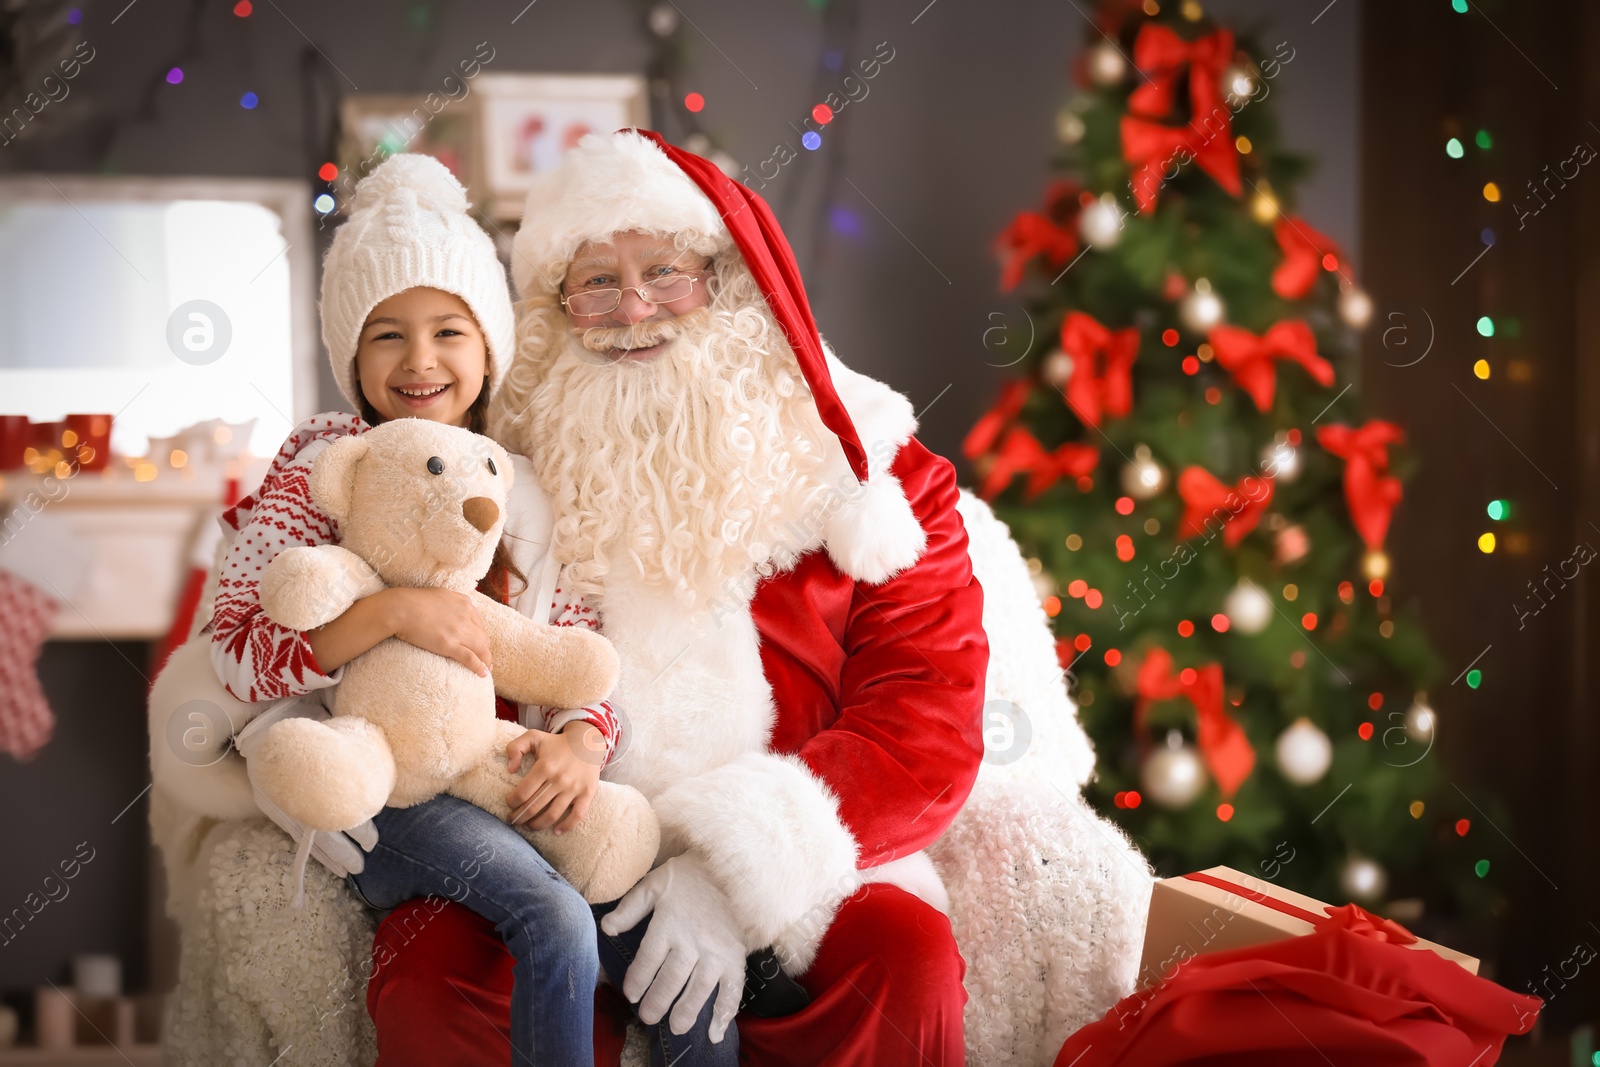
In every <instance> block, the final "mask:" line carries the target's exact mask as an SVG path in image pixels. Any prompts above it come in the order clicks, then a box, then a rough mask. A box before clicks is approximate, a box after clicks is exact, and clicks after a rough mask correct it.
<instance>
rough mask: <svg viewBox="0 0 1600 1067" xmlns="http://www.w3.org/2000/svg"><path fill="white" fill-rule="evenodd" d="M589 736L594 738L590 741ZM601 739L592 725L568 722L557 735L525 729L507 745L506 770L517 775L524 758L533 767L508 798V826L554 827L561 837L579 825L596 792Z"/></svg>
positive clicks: (603, 745)
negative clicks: (509, 814) (522, 824)
mask: <svg viewBox="0 0 1600 1067" xmlns="http://www.w3.org/2000/svg"><path fill="white" fill-rule="evenodd" d="M590 735H593V736H590ZM597 751H598V752H599V753H601V754H603V753H604V752H605V740H604V739H603V738H602V737H601V736H600V731H599V730H597V729H595V727H594V725H593V724H592V723H587V722H583V721H581V720H580V721H577V722H570V723H568V724H567V725H566V727H565V729H563V730H562V731H561V733H559V734H547V733H545V732H544V731H543V730H529V731H528V732H527V733H525V734H523V735H522V736H521V737H518V738H516V739H514V740H513V741H512V742H511V743H510V744H508V745H507V746H506V761H507V766H506V770H508V771H510V772H511V773H512V774H515V773H516V772H517V770H518V769H519V768H520V767H521V766H522V761H523V759H524V758H525V757H527V756H529V755H532V756H533V757H534V762H533V766H532V767H531V768H530V769H529V771H528V773H527V774H526V775H524V776H523V779H522V782H521V784H519V785H518V786H517V787H516V788H515V789H513V790H512V791H511V792H509V793H507V794H506V804H507V805H509V806H510V808H511V818H510V822H511V825H513V826H516V825H517V824H519V823H526V824H527V826H528V829H530V830H545V829H549V828H550V827H554V828H555V831H556V833H558V834H564V833H566V832H567V831H568V830H571V829H573V828H574V827H576V826H577V825H578V824H579V823H580V822H582V821H583V817H584V815H585V814H586V813H587V812H588V810H589V804H590V802H591V801H593V800H594V795H595V792H596V791H597V790H599V788H600V763H601V760H600V759H597V758H596V752H597Z"/></svg>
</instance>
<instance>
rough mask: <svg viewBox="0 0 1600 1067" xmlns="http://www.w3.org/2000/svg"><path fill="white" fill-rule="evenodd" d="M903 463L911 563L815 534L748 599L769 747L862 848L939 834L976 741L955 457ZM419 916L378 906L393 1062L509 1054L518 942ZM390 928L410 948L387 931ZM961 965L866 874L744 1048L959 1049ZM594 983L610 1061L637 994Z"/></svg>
mask: <svg viewBox="0 0 1600 1067" xmlns="http://www.w3.org/2000/svg"><path fill="white" fill-rule="evenodd" d="M891 471H892V473H893V474H894V475H895V476H897V477H898V478H899V480H900V482H901V484H902V486H903V488H904V493H905V497H906V500H907V501H908V502H909V503H910V505H911V508H912V511H913V512H914V514H915V515H916V517H917V519H918V520H919V522H920V524H921V526H922V528H923V531H924V532H925V533H926V535H927V547H926V549H925V551H924V552H923V554H922V555H921V557H920V558H919V559H918V561H917V562H916V563H915V564H914V565H913V566H911V567H909V568H908V569H906V570H903V571H901V572H900V573H899V574H897V575H895V576H894V577H892V578H890V579H889V580H888V581H886V582H882V583H880V584H868V583H865V582H861V581H856V580H854V579H852V578H850V577H847V576H846V575H845V574H843V573H842V572H841V571H840V570H839V569H838V567H837V566H836V565H835V564H834V562H833V560H832V559H830V557H829V555H828V554H827V553H826V552H824V551H821V550H815V551H811V552H809V553H807V554H806V555H805V556H803V557H802V558H801V559H800V561H799V562H798V564H797V565H796V566H795V567H794V568H793V569H791V570H789V571H786V572H784V573H781V574H778V575H775V576H773V577H771V578H768V579H766V580H765V581H764V582H763V583H762V584H761V585H760V586H759V587H758V588H757V590H756V593H755V597H754V601H753V603H752V605H751V613H752V616H753V618H754V621H755V623H756V627H757V630H758V632H759V634H760V640H761V645H760V653H761V662H762V666H763V668H764V670H765V674H766V677H767V680H768V681H769V682H770V684H771V687H772V693H773V697H774V700H775V703H776V711H777V714H776V720H775V723H774V728H773V733H772V739H771V745H770V751H772V752H774V753H792V754H795V755H798V756H799V758H800V759H801V760H803V761H804V762H805V764H806V765H807V767H808V768H809V769H810V770H811V771H812V773H813V774H815V775H816V776H817V778H819V779H821V780H822V781H823V782H824V783H826V785H827V787H828V788H829V789H830V790H831V791H832V792H833V793H834V794H835V795H836V796H837V798H838V802H839V818H840V821H841V822H842V823H843V824H844V826H845V827H846V828H847V829H848V830H849V832H850V834H851V835H852V836H853V837H854V838H855V841H856V843H857V845H858V846H859V858H860V862H861V864H862V865H866V864H869V863H871V864H881V863H883V862H885V861H886V860H889V859H892V858H894V857H900V856H906V855H909V854H912V853H915V852H917V851H918V850H920V849H922V848H923V847H924V846H926V845H928V844H930V843H931V842H933V841H934V840H935V839H936V838H938V837H939V835H940V834H942V833H943V832H944V830H945V829H946V828H947V827H948V826H949V825H950V823H951V822H952V821H953V820H954V819H955V816H956V813H957V812H958V811H959V810H960V808H961V805H962V803H963V802H964V801H965V800H966V798H967V795H968V793H969V792H970V791H971V789H972V785H973V782H974V781H975V780H976V778H977V774H978V766H979V763H980V760H981V757H982V753H983V737H982V726H981V713H982V705H983V699H984V675H985V671H986V668H987V665H988V655H989V649H988V642H987V639H986V638H985V635H984V630H983V625H982V603H983V594H982V590H981V589H980V588H979V586H978V583H977V582H976V580H975V579H974V578H973V576H972V567H971V562H970V560H969V558H968V555H967V535H966V531H965V529H964V528H963V526H962V522H961V518H960V516H959V515H958V514H957V513H956V499H957V489H956V480H955V471H954V469H953V468H952V467H951V465H950V464H949V462H948V461H946V460H944V459H942V458H940V457H937V456H934V455H933V454H931V453H930V452H928V451H927V449H925V448H923V446H922V445H921V444H920V443H919V442H918V441H917V440H916V439H915V438H912V439H911V440H909V441H907V442H906V443H905V444H904V445H902V446H901V447H900V448H899V450H898V451H897V452H896V453H895V454H894V461H893V464H892V467H891ZM777 844H779V845H780V846H781V843H777ZM923 895H924V896H926V895H929V894H923ZM406 913H407V908H406V907H402V908H400V909H398V910H397V911H395V912H394V913H393V914H391V915H390V916H389V917H388V918H387V919H386V920H385V922H384V924H383V926H382V927H381V928H380V930H379V936H378V940H377V943H376V945H375V946H374V952H375V954H377V955H378V957H379V958H381V959H383V960H384V966H382V967H381V968H378V969H377V970H375V972H374V975H373V978H372V981H371V984H370V986H369V990H368V1001H367V1002H368V1008H369V1010H370V1011H371V1013H372V1015H373V1018H374V1020H375V1021H376V1023H377V1028H378V1037H379V1052H380V1063H381V1064H382V1065H383V1067H402V1065H406V1064H424V1063H426V1064H430V1065H431V1064H438V1063H493V1062H503V1061H504V1060H505V1059H506V1057H507V1055H508V1052H507V1048H508V1044H509V1018H510V1016H509V997H510V992H511V957H510V955H509V953H508V952H507V951H506V949H505V948H504V946H503V945H502V943H501V941H500V938H499V936H498V934H496V932H495V931H494V928H493V926H492V925H491V924H490V923H489V922H488V921H487V920H483V919H480V918H478V917H477V916H475V915H473V914H472V913H471V912H469V911H467V910H466V909H465V908H462V907H460V906H459V905H456V904H450V905H448V906H447V908H446V910H445V912H442V913H440V916H439V917H438V918H436V919H435V920H433V921H431V922H428V923H423V924H421V927H420V932H419V931H418V926H417V924H416V923H411V924H409V925H406V924H405V919H406ZM447 916H448V918H446V917H447ZM402 929H404V930H405V933H404V934H403V935H400V934H398V933H397V931H399V930H402ZM397 936H403V937H404V939H405V942H406V943H405V944H404V947H403V949H400V950H395V949H394V948H393V947H392V946H390V947H386V946H387V945H388V942H391V941H393V940H394V939H395V938H396V937H397ZM963 971H964V967H963V964H962V961H961V958H960V955H959V953H958V952H957V950H956V946H955V942H954V939H953V938H952V936H951V933H950V925H949V922H948V920H947V919H945V917H944V916H943V915H941V914H940V913H939V911H938V910H937V909H936V908H935V907H934V906H932V905H930V904H929V903H926V902H925V901H924V900H923V899H919V897H918V896H913V895H912V894H911V893H910V892H907V891H906V890H905V889H903V888H901V887H900V886H898V885H893V884H882V883H879V884H872V885H868V886H866V887H865V888H863V889H862V890H861V891H860V892H858V893H856V894H855V895H853V896H851V897H850V898H849V899H847V900H845V901H844V902H843V904H842V905H840V907H839V909H838V912H837V914H836V915H835V916H834V918H833V921H832V924H831V925H830V926H829V927H828V929H827V932H826V933H825V934H824V935H823V937H822V939H821V943H820V946H819V947H818V949H817V952H816V956H815V959H814V960H812V961H811V963H810V965H809V968H808V969H807V970H806V971H805V972H804V973H803V974H801V975H800V976H799V977H800V981H801V984H802V985H805V986H806V987H807V988H808V990H809V991H810V992H811V994H812V1003H811V1005H810V1006H809V1007H808V1008H806V1009H805V1010H804V1011H802V1012H801V1013H799V1014H797V1015H794V1016H790V1017H788V1018H785V1019H755V1018H751V1017H747V1016H741V1017H740V1018H739V1020H738V1025H739V1032H740V1043H741V1057H740V1058H741V1062H742V1063H746V1064H796V1065H798V1064H845V1063H871V1064H898V1063H904V1064H907V1065H911V1064H939V1065H943V1064H959V1063H962V1062H963V1061H964V1051H963V1040H962V1038H963V1035H962V1028H961V1014H962V1006H963V1004H964V1003H965V999H966V996H965V993H964V991H963V990H962V988H961V978H962V974H963ZM619 980H620V977H619ZM596 995H597V1013H596V1023H595V1030H596V1060H595V1062H596V1063H597V1064H616V1063H617V1062H618V1056H619V1055H620V1049H621V1034H622V1032H623V1023H624V1021H625V1019H626V1015H625V1014H624V1013H625V1012H626V1011H627V1010H628V1009H627V1005H626V1004H625V1002H623V1001H622V1000H621V998H620V997H619V996H617V994H616V992H615V990H613V989H610V988H608V987H604V986H602V987H601V989H600V990H599V991H598V992H597V994H596ZM480 1016H481V1017H480ZM486 1023H487V1024H486Z"/></svg>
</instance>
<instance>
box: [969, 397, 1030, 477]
mask: <svg viewBox="0 0 1600 1067" xmlns="http://www.w3.org/2000/svg"><path fill="white" fill-rule="evenodd" d="M1032 391H1033V383H1032V382H1030V381H1028V380H1027V379H1019V380H1017V381H1013V382H1008V383H1007V384H1006V387H1005V388H1004V389H1003V390H1001V392H1000V399H999V400H998V401H997V402H996V403H995V405H994V407H992V408H990V409H989V410H988V411H986V412H985V413H984V414H983V415H982V416H981V417H980V418H979V419H978V421H977V422H975V423H973V424H972V429H971V430H968V431H967V437H966V440H964V441H962V442H961V451H962V452H963V453H965V454H966V457H967V458H968V459H977V458H978V457H979V456H981V455H983V454H984V453H985V452H987V451H989V449H991V448H993V447H994V444H995V442H996V441H998V440H1000V434H1001V433H1002V432H1003V431H1004V430H1005V428H1006V427H1007V426H1009V425H1011V424H1012V423H1013V422H1015V421H1016V418H1017V416H1018V415H1020V414H1022V405H1024V404H1026V403H1027V402H1028V394H1029V393H1030V392H1032Z"/></svg>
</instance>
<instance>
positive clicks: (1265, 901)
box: [1139, 867, 1478, 988]
mask: <svg viewBox="0 0 1600 1067" xmlns="http://www.w3.org/2000/svg"><path fill="white" fill-rule="evenodd" d="M1329 926H1337V927H1342V928H1344V929H1348V930H1355V931H1357V932H1361V933H1366V934H1368V935H1370V936H1373V937H1376V938H1378V939H1379V940H1383V941H1388V942H1390V943H1393V944H1397V945H1402V946H1404V947H1406V948H1409V949H1415V950H1417V951H1419V952H1433V953H1435V954H1436V955H1439V956H1441V957H1443V958H1444V959H1447V960H1450V961H1452V962H1454V963H1457V964H1459V965H1461V967H1463V968H1464V969H1465V970H1466V971H1467V973H1469V974H1477V973H1478V961H1477V960H1476V959H1475V958H1473V957H1472V956H1468V955H1466V954H1464V953H1461V952H1457V951H1455V950H1454V949H1451V948H1446V947H1445V946H1443V945H1437V944H1434V943H1433V942H1432V941H1425V940H1423V939H1422V938H1420V937H1416V936H1414V935H1413V934H1411V933H1410V932H1409V931H1407V930H1406V929H1405V928H1404V927H1403V926H1400V925H1399V924H1398V923H1393V922H1390V921H1389V920H1387V919H1380V918H1378V917H1377V916H1375V915H1371V914H1369V913H1367V912H1365V911H1363V910H1362V909H1361V908H1359V907H1357V906H1356V905H1354V904H1346V905H1344V906H1343V907H1333V906H1332V905H1329V904H1324V903H1323V902H1322V901H1320V900H1317V899H1315V898H1313V897H1308V896H1305V895H1303V894H1301V893H1295V892H1293V891H1291V890H1288V889H1285V888H1283V887H1282V886H1280V885H1275V884H1274V883H1272V882H1267V881H1263V880H1262V879H1260V878H1254V877H1252V876H1250V875H1248V874H1243V873H1241V872H1239V871H1236V870H1234V869H1232V868H1231V867H1212V868H1210V869H1209V870H1204V871H1197V872H1195V873H1194V874H1185V875H1181V876H1179V877H1177V878H1163V879H1161V880H1160V881H1158V882H1157V883H1156V884H1155V887H1154V889H1153V890H1152V891H1151V894H1150V922H1149V925H1148V926H1147V927H1146V928H1145V935H1144V953H1143V955H1142V957H1141V958H1140V960H1139V986H1140V988H1147V987H1149V986H1151V985H1154V984H1156V983H1158V982H1161V981H1164V980H1166V979H1169V978H1171V976H1172V974H1173V972H1174V970H1175V969H1176V968H1177V967H1179V966H1180V965H1181V964H1182V963H1183V962H1184V961H1185V960H1189V959H1193V958H1194V957H1196V956H1200V955H1204V954H1206V953H1211V952H1224V951H1227V950H1229V949H1237V948H1249V947H1251V946H1254V945H1264V944H1268V943H1271V942H1274V941H1282V940H1283V939H1285V938H1290V937H1300V936H1302V935H1304V934H1309V933H1311V932H1312V931H1313V930H1317V929H1322V928H1325V927H1329Z"/></svg>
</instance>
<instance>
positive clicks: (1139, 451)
mask: <svg viewBox="0 0 1600 1067" xmlns="http://www.w3.org/2000/svg"><path fill="white" fill-rule="evenodd" d="M1166 485H1167V470H1166V468H1165V467H1163V466H1162V465H1161V464H1159V463H1157V462H1156V461H1155V458H1154V457H1153V456H1152V455H1151V454H1150V446H1149V445H1137V446H1135V448H1134V450H1133V461H1132V462H1131V463H1128V464H1126V465H1125V466H1124V467H1123V468H1122V491H1123V492H1124V493H1127V494H1128V495H1129V496H1131V497H1133V499H1135V500H1149V499H1150V498H1151V497H1153V496H1155V495H1156V494H1157V493H1159V492H1161V490H1162V489H1164V488H1166Z"/></svg>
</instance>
